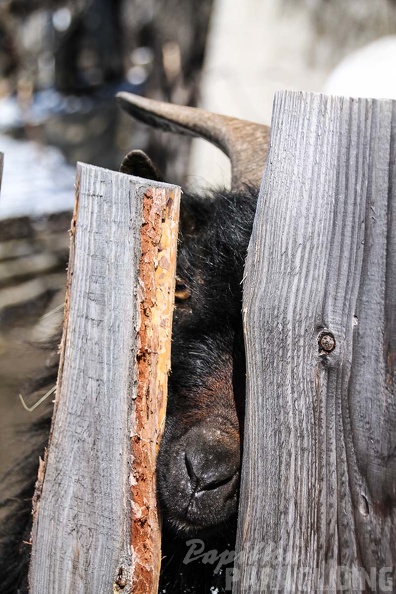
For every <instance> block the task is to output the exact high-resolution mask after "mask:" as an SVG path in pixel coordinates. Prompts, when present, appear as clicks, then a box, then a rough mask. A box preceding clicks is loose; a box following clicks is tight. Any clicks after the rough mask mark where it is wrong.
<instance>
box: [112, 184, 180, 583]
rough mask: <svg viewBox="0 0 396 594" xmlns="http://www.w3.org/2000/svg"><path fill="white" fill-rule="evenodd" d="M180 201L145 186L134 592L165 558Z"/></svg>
mask: <svg viewBox="0 0 396 594" xmlns="http://www.w3.org/2000/svg"><path fill="white" fill-rule="evenodd" d="M179 202H180V193H179V191H174V190H164V189H160V188H153V189H151V190H147V191H146V192H145V195H144V198H143V225H142V230H141V250H142V255H141V260H140V266H139V282H140V287H139V292H140V327H139V331H138V352H137V367H138V394H137V400H136V403H135V415H136V416H135V419H134V421H135V424H134V426H133V429H132V436H131V444H132V458H133V461H134V463H133V468H132V473H131V495H132V530H131V545H132V548H133V558H134V567H133V570H132V571H133V573H132V588H131V592H132V593H136V594H137V593H139V594H144V593H146V592H147V593H150V594H152V593H154V592H157V590H158V580H159V572H160V563H161V520H160V517H159V512H158V508H157V501H156V476H155V464H156V455H157V452H158V448H159V443H160V440H161V436H162V432H163V428H164V425H165V412H166V402H167V380H168V373H169V370H170V347H171V343H170V338H171V326H172V315H173V303H174V287H175V280H174V279H175V272H176V248H177V233H178V218H179ZM151 403H152V404H151ZM154 406H155V409H154ZM154 435H155V436H156V439H155V440H154V439H153V436H154ZM136 461H137V464H136ZM115 591H117V590H115Z"/></svg>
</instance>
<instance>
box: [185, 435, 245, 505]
mask: <svg viewBox="0 0 396 594" xmlns="http://www.w3.org/2000/svg"><path fill="white" fill-rule="evenodd" d="M185 464H186V468H187V473H188V476H189V478H190V482H191V485H192V487H193V489H194V491H195V492H196V493H198V492H202V491H214V490H215V489H218V488H220V487H222V486H223V485H226V484H227V483H229V482H230V481H231V480H232V479H233V478H234V476H235V475H236V473H237V472H238V470H239V464H240V452H239V440H238V441H236V442H235V441H234V440H232V439H230V437H229V436H228V435H222V434H221V432H220V431H219V430H218V429H212V430H211V429H204V428H200V429H197V430H194V429H192V430H190V431H189V434H188V435H187V440H186V445H185Z"/></svg>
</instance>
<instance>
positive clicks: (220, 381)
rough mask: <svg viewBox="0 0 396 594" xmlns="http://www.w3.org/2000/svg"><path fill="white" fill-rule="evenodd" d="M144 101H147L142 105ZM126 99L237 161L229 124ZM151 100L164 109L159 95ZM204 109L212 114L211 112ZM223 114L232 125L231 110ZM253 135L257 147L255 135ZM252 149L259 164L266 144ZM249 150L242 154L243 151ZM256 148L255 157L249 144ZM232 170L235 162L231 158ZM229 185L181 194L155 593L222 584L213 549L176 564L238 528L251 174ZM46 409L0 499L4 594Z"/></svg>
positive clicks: (22, 530) (16, 567)
mask: <svg viewBox="0 0 396 594" xmlns="http://www.w3.org/2000/svg"><path fill="white" fill-rule="evenodd" d="M130 101H133V103H130ZM136 101H137V102H138V104H139V105H138V107H137V108H136V105H135V102H136ZM142 101H143V102H144V101H146V103H145V104H144V109H143V108H142ZM125 102H127V107H128V110H129V111H131V112H133V115H135V116H137V117H140V119H143V120H145V121H148V122H149V123H154V124H156V125H160V126H161V127H163V128H168V129H169V128H171V129H173V128H176V129H178V130H180V128H182V129H183V131H184V132H186V130H187V129H188V130H189V132H190V133H194V134H202V135H203V136H206V137H210V139H211V140H212V141H215V142H216V144H218V145H220V146H223V148H224V147H225V148H227V151H228V152H229V153H231V158H232V160H233V162H234V161H235V158H236V155H237V153H235V152H233V151H232V150H228V149H229V147H228V144H229V143H230V142H232V134H231V133H230V131H229V129H228V128H227V126H226V125H223V127H221V126H220V129H221V133H219V135H220V136H221V135H223V136H221V138H220V139H219V138H214V134H213V133H212V132H213V130H212V132H210V134H209V133H206V134H205V133H204V132H202V122H201V121H200V120H199V122H200V126H201V128H200V130H198V131H197V129H196V127H194V126H191V128H190V129H189V128H188V126H189V125H190V124H188V123H186V121H184V120H183V122H182V123H181V122H180V120H179V119H178V118H179V115H177V117H176V118H175V117H174V115H170V114H169V112H167V113H166V114H165V115H164V114H163V113H160V114H159V113H158V106H157V104H155V102H149V101H147V100H142V99H141V98H134V97H132V96H127V97H125V96H124V97H123V103H125ZM131 105H132V108H131ZM147 105H148V107H147ZM153 105H154V107H155V108H156V111H155V113H154V115H153ZM159 105H160V110H161V105H162V104H159ZM124 106H125V105H124ZM169 108H170V109H171V110H172V109H173V107H172V106H165V109H166V110H169ZM176 109H178V110H180V109H181V108H176ZM184 109H187V114H189V120H190V121H191V117H190V116H191V114H193V116H194V114H196V113H198V110H191V108H184ZM179 114H180V112H179ZM181 114H182V116H183V114H184V112H183V110H182V111H181ZM201 114H202V112H201ZM183 117H184V116H183ZM183 117H182V119H183ZM194 117H195V116H194ZM200 117H202V115H201V116H200ZM206 117H208V118H209V119H210V118H220V116H214V115H213V114H209V115H206ZM219 121H220V120H218V119H217V120H216V121H215V122H213V120H212V121H211V122H209V126H210V125H212V126H213V125H215V128H216V127H218V126H219ZM224 122H226V123H227V119H225V120H224ZM224 122H223V123H224ZM229 122H232V123H233V125H234V126H235V122H238V121H235V120H229ZM242 124H243V123H242ZM252 126H255V125H253V124H250V123H247V124H244V127H245V128H246V127H248V128H249V127H250V128H249V130H250V131H252V128H251V127H252ZM256 128H257V129H259V132H258V133H257V129H256ZM256 128H255V129H256V133H255V134H256V141H257V136H258V140H259V141H260V142H262V143H263V141H264V140H265V138H266V134H267V129H266V128H264V127H256ZM224 130H225V131H224ZM227 130H228V132H227ZM224 138H225V140H224ZM252 145H254V146H256V148H257V142H256V144H254V143H253V142H252ZM239 146H240V151H242V150H243V151H245V152H246V150H247V149H246V146H247V145H246V143H245V144H244V145H243V146H244V147H245V148H242V147H241V145H239ZM260 148H261V159H260V160H261V168H262V166H263V160H264V156H265V153H264V149H265V146H264V144H263V145H262V146H261V147H260ZM247 152H248V153H249V152H250V151H247ZM245 158H246V155H244V158H243V159H242V161H243V162H244V160H245ZM255 159H256V160H259V159H258V156H257V155H255ZM250 165H251V164H250ZM237 170H238V171H241V170H240V168H239V166H238V168H237ZM121 171H123V172H125V173H130V174H134V175H140V176H141V177H147V178H149V179H160V176H159V174H158V172H157V170H156V169H155V167H154V166H153V165H152V163H151V161H150V160H149V159H148V157H146V156H145V155H144V154H143V153H141V152H138V151H133V152H132V153H131V154H130V155H128V157H127V158H126V159H125V160H124V163H123V165H122V167H121ZM260 175H261V173H258V172H256V174H255V175H253V174H252V175H251V180H252V181H253V183H254V182H256V184H257V181H258V179H259V176H260ZM234 178H235V167H234ZM244 179H245V180H246V178H244ZM234 185H236V184H234ZM237 186H238V187H237V189H236V190H232V191H221V190H219V191H215V192H212V193H208V194H206V195H202V194H200V195H194V194H189V193H188V194H184V195H183V198H182V207H181V228H180V241H179V251H178V260H177V285H176V308H175V313H174V322H173V331H172V340H173V342H172V373H171V375H170V378H169V399H168V409H167V420H166V426H165V433H164V436H163V439H162V442H161V448H160V453H159V458H158V464H157V474H158V495H159V500H160V503H161V507H162V514H163V518H164V538H163V553H164V562H163V568H162V572H161V584H160V591H162V592H165V591H167V592H170V591H171V592H179V593H182V592H183V593H185V594H188V593H193V592H197V593H198V592H199V593H203V592H210V591H211V588H215V587H216V588H217V589H218V591H222V590H224V587H225V584H224V573H222V571H221V570H220V572H219V571H218V570H219V568H220V565H221V563H220V564H218V563H217V562H213V561H214V557H213V556H212V557H211V558H210V559H209V558H207V559H206V560H207V561H210V562H208V563H206V565H202V556H201V559H200V560H196V561H194V562H193V563H188V564H186V563H183V560H185V557H186V555H187V553H188V546H187V547H186V541H187V542H188V540H189V539H191V538H193V537H194V538H195V537H198V538H201V539H202V541H203V542H204V546H205V550H206V551H208V550H214V549H216V550H217V551H218V552H219V553H220V554H221V553H223V552H224V550H225V549H228V550H230V549H231V550H232V549H233V543H234V539H235V526H236V521H235V518H236V511H237V496H238V484H239V467H240V456H241V453H240V451H241V448H240V435H241V431H242V425H243V413H244V396H245V356H244V347H243V333H242V318H241V299H242V287H241V283H242V277H243V266H244V259H245V255H246V251H247V246H248V242H249V238H250V234H251V229H252V224H253V218H254V212H255V206H256V200H257V195H258V187H257V185H256V186H254V185H247V184H245V183H244V180H243V179H239V178H238V184H237ZM56 342H57V341H55V343H56ZM56 372H57V361H53V363H52V364H51V366H50V367H48V368H47V370H46V372H45V373H44V374H43V375H42V377H40V378H39V379H38V380H37V382H36V384H35V386H34V388H35V389H37V388H38V387H46V386H51V385H53V384H54V383H55V381H56ZM51 414H52V411H51V409H50V407H49V406H48V405H47V410H46V412H45V413H44V414H43V418H42V420H41V421H40V422H39V423H38V424H37V426H36V428H35V431H34V435H33V437H32V439H33V441H34V439H35V443H34V445H32V449H31V453H30V455H29V456H28V457H27V458H25V459H24V460H23V461H21V463H20V464H19V465H18V466H17V467H16V468H15V469H13V473H12V475H13V480H14V483H18V484H19V486H20V493H19V497H18V498H17V499H16V500H13V501H11V502H10V501H8V502H3V503H2V505H3V506H4V504H5V503H6V504H7V508H8V510H7V511H8V513H7V516H6V519H5V521H3V522H2V527H1V533H0V591H1V592H4V593H7V594H17V593H19V594H24V593H26V592H27V587H28V586H27V569H28V562H29V553H30V550H29V548H30V545H29V544H26V541H29V535H30V528H31V498H32V496H33V492H34V484H35V480H36V476H37V463H38V458H39V456H40V455H42V454H43V449H44V447H45V442H46V439H47V436H48V433H49V428H50V421H51ZM10 477H11V475H10ZM225 562H226V561H223V564H225ZM223 569H224V568H223Z"/></svg>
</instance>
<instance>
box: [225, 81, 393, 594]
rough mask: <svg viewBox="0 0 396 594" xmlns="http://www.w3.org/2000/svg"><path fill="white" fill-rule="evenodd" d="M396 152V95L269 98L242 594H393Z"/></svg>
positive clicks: (254, 278) (239, 578)
mask: <svg viewBox="0 0 396 594" xmlns="http://www.w3.org/2000/svg"><path fill="white" fill-rule="evenodd" d="M395 156H396V102H394V101H393V102H392V101H391V100H368V99H367V100H363V99H362V100H355V99H346V98H340V97H326V96H323V95H313V94H306V93H291V92H282V93H279V94H278V95H277V96H276V99H275V105H274V113H273V122H272V133H271V147H270V153H269V157H268V161H267V168H266V173H265V175H264V180H263V185H262V188H261V192H260V198H259V204H258V210H257V215H256V220H255V224H254V230H253V235H252V239H251V242H250V246H249V253H248V258H247V263H246V273H245V283H244V305H243V311H244V324H245V333H246V334H245V340H246V350H247V382H248V394H247V408H246V423H245V443H244V456H243V473H242V485H241V503H240V520H239V531H238V542H237V554H238V553H239V554H240V555H241V557H240V558H239V562H238V563H237V565H236V571H235V576H234V577H235V584H234V590H233V591H234V592H235V593H236V592H238V593H239V592H253V591H254V592H256V591H257V592H267V591H270V590H271V589H275V590H277V591H279V592H293V593H294V592H300V591H304V592H314V591H316V590H317V589H318V590H319V591H322V590H321V588H323V587H325V588H327V591H330V592H334V591H336V590H340V589H342V590H343V591H347V592H355V591H356V592H358V591H359V592H361V591H362V590H364V587H366V590H364V591H395V590H394V588H396V581H394V582H393V584H394V585H392V581H391V580H392V572H393V579H394V578H395V576H394V572H395V567H396V388H395V380H396V377H395V362H396V356H395V347H396V158H395ZM323 332H325V333H328V334H329V335H330V336H328V337H327V339H326V338H325V340H324V341H322V342H321V341H320V338H321V337H322V334H321V333H323ZM333 338H334V340H335V348H334V349H333V350H332V351H330V350H327V351H326V350H325V349H324V348H323V345H324V347H327V348H329V345H330V347H331V341H332V339H333ZM258 551H259V554H258ZM389 568H391V569H389ZM365 572H366V573H365ZM362 584H363V585H362Z"/></svg>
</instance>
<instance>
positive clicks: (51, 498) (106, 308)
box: [29, 164, 180, 594]
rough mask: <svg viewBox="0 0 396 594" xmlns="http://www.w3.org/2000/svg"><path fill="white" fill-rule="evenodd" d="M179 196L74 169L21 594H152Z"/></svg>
mask: <svg viewBox="0 0 396 594" xmlns="http://www.w3.org/2000/svg"><path fill="white" fill-rule="evenodd" d="M179 198H180V189H179V188H177V187H175V186H169V185H168V184H161V183H156V182H152V181H148V180H143V179H140V178H135V177H131V176H128V175H125V174H121V173H115V172H111V171H107V170H104V169H100V168H97V167H92V166H88V165H82V164H80V165H79V166H78V172H77V190H76V207H75V212H74V217H73V221H72V231H71V252H70V263H69V271H68V290H67V294H66V305H65V323H64V332H63V338H62V345H61V363H60V370H59V376H58V386H57V392H56V398H55V413H54V421H53V425H52V430H51V437H50V442H49V447H48V452H47V455H46V459H45V462H44V463H43V464H42V466H41V469H40V472H39V479H38V484H37V488H36V494H35V498H36V504H35V506H34V510H33V512H34V513H33V515H34V524H33V534H32V541H33V547H32V561H31V567H30V574H29V581H30V592H31V593H32V594H42V593H43V592H46V594H60V593H62V594H63V593H64V594H69V593H70V594H90V593H91V594H102V593H103V594H108V593H110V592H112V593H116V592H124V593H129V592H137V591H138V592H139V593H140V592H141V593H143V592H148V593H150V594H152V593H153V592H157V581H158V574H159V565H160V548H159V545H160V535H159V532H160V530H159V523H158V517H157V511H156V501H155V472H154V464H155V455H156V451H157V449H158V442H159V439H160V428H161V427H162V426H163V424H164V415H165V407H166V379H167V373H168V370H169V365H170V333H171V318H172V308H173V290H174V286H173V285H174V272H175V259H176V253H175V252H176V242H177V221H178V204H179ZM143 210H144V217H145V218H144V222H143V219H142V216H143ZM142 222H143V225H142ZM142 266H143V268H144V278H142V277H141V273H142ZM138 361H139V365H138ZM142 367H143V371H142ZM144 370H146V373H147V370H148V373H149V374H150V375H149V379H150V381H149V382H147V377H145V375H144V374H145V371H144ZM142 374H143V375H142ZM144 380H146V383H144ZM150 398H151V400H150ZM142 407H143V411H144V415H145V421H146V426H145V427H143V428H142V426H141V416H142ZM150 423H151V425H150ZM147 425H150V429H148V428H147ZM142 442H143V443H144V447H143V448H142V447H141V444H142ZM136 444H137V445H136ZM142 450H143V453H142ZM137 456H140V458H139V459H137ZM137 494H138V495H137ZM136 524H138V530H139V531H140V532H139V534H137V531H136V526H135V525H136ZM139 539H140V540H139Z"/></svg>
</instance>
